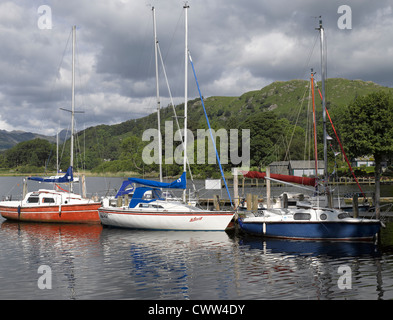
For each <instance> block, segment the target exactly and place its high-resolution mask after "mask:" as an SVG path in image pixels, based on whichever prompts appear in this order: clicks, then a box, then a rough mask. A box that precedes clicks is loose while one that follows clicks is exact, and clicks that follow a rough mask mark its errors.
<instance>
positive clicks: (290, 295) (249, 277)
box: [0, 221, 393, 300]
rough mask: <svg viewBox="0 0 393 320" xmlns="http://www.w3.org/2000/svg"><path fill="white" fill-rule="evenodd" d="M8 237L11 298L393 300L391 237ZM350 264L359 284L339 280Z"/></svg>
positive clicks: (55, 230)
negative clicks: (47, 272)
mask: <svg viewBox="0 0 393 320" xmlns="http://www.w3.org/2000/svg"><path fill="white" fill-rule="evenodd" d="M0 222H1V221H0ZM389 230H390V229H389ZM384 237H385V238H386V236H384ZM385 238H383V239H385ZM0 242H1V243H2V248H1V249H2V250H1V251H0V287H1V290H0V298H5V299H14V298H18V299H177V300H188V299H219V300H226V299H244V300H247V299H250V300H255V299H391V298H393V272H392V271H393V255H392V251H391V250H389V248H391V247H390V246H389V244H388V245H386V244H385V245H382V246H381V245H377V244H374V243H358V242H315V241H289V240H269V239H261V238H257V237H249V236H243V235H239V234H237V233H235V232H234V233H225V232H181V231H173V232H171V231H138V230H126V229H115V228H106V227H104V228H103V227H102V226H97V225H66V224H39V223H18V222H8V221H3V223H2V224H1V228H0ZM43 264H45V265H48V266H50V267H51V269H52V271H53V289H51V290H39V289H38V287H37V279H38V277H39V275H38V274H37V269H38V267H39V266H40V265H43ZM343 265H346V266H349V267H350V269H351V272H352V275H351V281H352V288H351V289H350V290H341V289H340V288H339V287H338V281H339V278H340V276H341V274H339V273H338V268H339V267H340V266H343ZM10 270H12V272H10Z"/></svg>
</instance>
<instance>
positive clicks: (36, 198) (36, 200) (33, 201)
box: [27, 197, 40, 203]
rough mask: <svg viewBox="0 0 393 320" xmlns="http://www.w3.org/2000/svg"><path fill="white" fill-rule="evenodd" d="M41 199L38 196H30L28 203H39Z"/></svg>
mask: <svg viewBox="0 0 393 320" xmlns="http://www.w3.org/2000/svg"><path fill="white" fill-rule="evenodd" d="M39 202H40V199H39V198H38V197H29V198H28V199H27V203H39Z"/></svg>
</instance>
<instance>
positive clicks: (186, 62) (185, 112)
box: [183, 2, 190, 202]
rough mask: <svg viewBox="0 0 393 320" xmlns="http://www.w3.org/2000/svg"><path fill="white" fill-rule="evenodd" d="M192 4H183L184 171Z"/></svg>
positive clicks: (184, 164)
mask: <svg viewBox="0 0 393 320" xmlns="http://www.w3.org/2000/svg"><path fill="white" fill-rule="evenodd" d="M189 7H190V6H189V5H188V3H187V2H186V3H185V4H184V6H183V8H184V14H185V19H184V20H185V23H184V26H185V46H184V47H185V49H184V142H183V146H184V162H183V167H184V168H183V171H184V172H187V99H188V83H187V80H188V12H187V10H188V8H189ZM186 193H187V192H186V189H184V191H183V201H184V202H186Z"/></svg>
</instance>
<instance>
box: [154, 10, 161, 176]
mask: <svg viewBox="0 0 393 320" xmlns="http://www.w3.org/2000/svg"><path fill="white" fill-rule="evenodd" d="M152 12H153V32H154V53H155V60H156V89H157V122H158V164H159V167H160V182H162V141H161V119H160V89H159V87H158V54H157V47H158V39H157V30H156V10H155V8H154V7H152Z"/></svg>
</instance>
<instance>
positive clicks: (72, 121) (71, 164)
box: [70, 26, 76, 192]
mask: <svg viewBox="0 0 393 320" xmlns="http://www.w3.org/2000/svg"><path fill="white" fill-rule="evenodd" d="M75 42H76V26H73V27H72V86H71V88H72V89H71V90H72V94H71V155H70V166H71V167H72V170H73V169H74V117H75ZM73 189H74V187H73V182H72V181H71V184H70V192H73V191H74V190H73Z"/></svg>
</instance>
